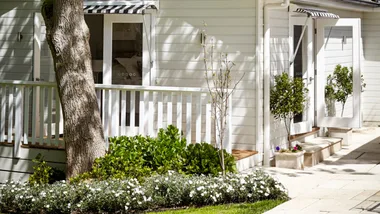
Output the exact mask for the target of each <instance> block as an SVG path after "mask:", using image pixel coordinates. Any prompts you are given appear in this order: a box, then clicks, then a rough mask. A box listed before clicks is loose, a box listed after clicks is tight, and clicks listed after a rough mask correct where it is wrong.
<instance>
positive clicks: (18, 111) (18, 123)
mask: <svg viewBox="0 0 380 214" xmlns="http://www.w3.org/2000/svg"><path fill="white" fill-rule="evenodd" d="M23 91H24V86H16V87H15V93H16V103H15V138H14V144H13V157H19V151H20V148H21V147H20V146H21V136H22V113H23V102H22V97H23Z"/></svg>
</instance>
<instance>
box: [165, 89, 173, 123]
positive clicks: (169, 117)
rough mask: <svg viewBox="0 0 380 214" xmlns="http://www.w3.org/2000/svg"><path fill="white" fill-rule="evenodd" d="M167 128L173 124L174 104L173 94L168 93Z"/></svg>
mask: <svg viewBox="0 0 380 214" xmlns="http://www.w3.org/2000/svg"><path fill="white" fill-rule="evenodd" d="M166 116H167V126H169V125H172V124H173V102H172V92H168V102H167V115H166Z"/></svg>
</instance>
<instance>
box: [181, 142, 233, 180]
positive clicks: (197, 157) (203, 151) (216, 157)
mask: <svg viewBox="0 0 380 214" xmlns="http://www.w3.org/2000/svg"><path fill="white" fill-rule="evenodd" d="M221 152H222V150H219V149H217V148H215V147H214V146H212V145H210V144H207V143H197V144H191V145H189V146H188V147H187V149H186V153H185V158H184V159H185V160H186V162H185V165H184V169H183V171H184V172H185V173H187V174H198V175H200V174H204V175H218V174H219V173H220V172H222V171H223V169H222V168H221V165H220V164H219V163H220V157H221V155H220V153H221ZM223 153H224V164H225V171H226V172H236V165H235V159H234V157H233V156H232V155H231V154H229V153H227V152H226V150H223Z"/></svg>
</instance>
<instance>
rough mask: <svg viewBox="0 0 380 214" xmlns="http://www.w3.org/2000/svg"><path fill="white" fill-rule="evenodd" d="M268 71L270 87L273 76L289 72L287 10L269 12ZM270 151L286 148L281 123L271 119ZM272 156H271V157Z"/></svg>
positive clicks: (284, 131) (284, 134) (283, 127)
mask: <svg viewBox="0 0 380 214" xmlns="http://www.w3.org/2000/svg"><path fill="white" fill-rule="evenodd" d="M270 28H271V38H270V55H271V62H270V70H271V81H272V82H271V85H273V83H274V82H273V76H274V75H278V74H281V73H282V72H289V13H288V10H287V9H284V10H271V11H270ZM270 129H271V130H270V139H271V151H272V152H273V151H274V148H275V147H276V146H278V145H280V146H282V147H283V148H285V147H286V146H287V137H286V136H287V133H286V130H285V126H284V124H283V123H282V122H280V121H278V120H274V118H272V121H271V125H270ZM273 155H274V154H271V157H272V156H273Z"/></svg>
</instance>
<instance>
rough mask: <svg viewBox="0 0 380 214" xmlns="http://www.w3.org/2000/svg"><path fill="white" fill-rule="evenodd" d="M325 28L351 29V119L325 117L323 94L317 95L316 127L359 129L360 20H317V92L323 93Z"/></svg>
mask: <svg viewBox="0 0 380 214" xmlns="http://www.w3.org/2000/svg"><path fill="white" fill-rule="evenodd" d="M326 26H348V27H352V40H353V44H352V45H353V47H352V57H353V59H352V67H353V72H354V74H353V80H354V85H353V97H352V99H353V106H354V108H353V117H352V118H345V117H343V118H340V117H326V116H325V94H324V93H318V95H317V125H318V126H320V127H337V128H360V127H361V124H362V121H361V101H360V100H361V90H362V89H361V70H360V53H361V51H360V40H361V20H360V19H357V18H344V19H319V20H317V21H316V28H317V36H316V38H317V51H318V52H317V81H318V82H317V92H321V91H323V92H324V87H325V85H326V76H325V75H324V73H325V54H324V45H325V38H324V31H325V27H326Z"/></svg>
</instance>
